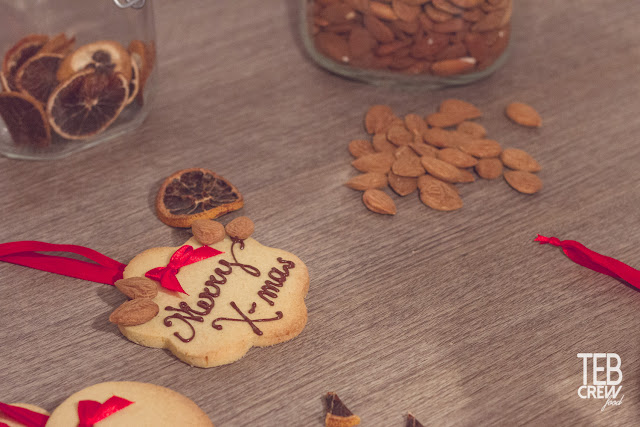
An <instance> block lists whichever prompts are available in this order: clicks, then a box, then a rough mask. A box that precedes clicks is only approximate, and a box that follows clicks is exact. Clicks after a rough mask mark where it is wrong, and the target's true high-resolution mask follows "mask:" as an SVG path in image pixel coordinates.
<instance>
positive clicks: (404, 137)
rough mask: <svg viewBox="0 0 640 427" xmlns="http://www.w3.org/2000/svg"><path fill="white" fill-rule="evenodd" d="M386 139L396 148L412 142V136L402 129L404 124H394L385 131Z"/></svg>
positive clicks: (405, 129)
mask: <svg viewBox="0 0 640 427" xmlns="http://www.w3.org/2000/svg"><path fill="white" fill-rule="evenodd" d="M387 139H388V140H389V141H390V142H392V143H393V144H395V145H397V146H400V145H409V144H411V143H412V142H413V134H412V133H411V132H409V131H408V130H407V128H405V127H404V123H402V124H394V125H391V127H390V128H389V130H388V131H387Z"/></svg>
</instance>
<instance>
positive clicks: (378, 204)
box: [362, 189, 396, 215]
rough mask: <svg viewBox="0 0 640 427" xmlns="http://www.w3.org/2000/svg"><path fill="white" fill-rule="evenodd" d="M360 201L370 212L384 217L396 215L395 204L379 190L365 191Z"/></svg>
mask: <svg viewBox="0 0 640 427" xmlns="http://www.w3.org/2000/svg"><path fill="white" fill-rule="evenodd" d="M362 201H363V202H364V205H365V206H366V207H367V209H369V210H370V211H372V212H375V213H379V214H384V215H395V214H396V204H395V203H394V202H393V200H392V199H391V197H389V195H388V194H386V193H385V192H383V191H381V190H377V189H369V190H367V191H365V192H364V194H363V195H362Z"/></svg>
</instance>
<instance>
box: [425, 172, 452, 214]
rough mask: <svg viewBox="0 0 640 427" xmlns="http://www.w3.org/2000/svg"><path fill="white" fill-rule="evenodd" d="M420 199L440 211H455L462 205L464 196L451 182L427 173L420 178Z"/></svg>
mask: <svg viewBox="0 0 640 427" xmlns="http://www.w3.org/2000/svg"><path fill="white" fill-rule="evenodd" d="M418 187H419V188H420V200H421V201H422V203H424V204H425V205H427V206H429V207H430V208H432V209H435V210H439V211H453V210H456V209H460V208H461V207H462V204H463V203H462V198H460V195H459V194H458V192H457V191H456V189H455V188H452V187H453V186H452V185H451V184H447V183H446V182H442V181H440V180H439V179H436V178H434V177H432V176H428V175H425V176H423V177H420V178H419V179H418Z"/></svg>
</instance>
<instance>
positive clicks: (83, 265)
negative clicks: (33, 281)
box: [0, 241, 126, 285]
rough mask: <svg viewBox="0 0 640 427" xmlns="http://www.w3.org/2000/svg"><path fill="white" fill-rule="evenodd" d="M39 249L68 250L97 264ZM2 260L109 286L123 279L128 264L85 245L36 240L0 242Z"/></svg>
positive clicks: (51, 250)
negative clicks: (51, 253)
mask: <svg viewBox="0 0 640 427" xmlns="http://www.w3.org/2000/svg"><path fill="white" fill-rule="evenodd" d="M37 252H69V253H72V254H77V255H82V256H83V257H85V258H88V259H90V260H92V261H95V262H96V263H91V262H86V261H81V260H77V259H73V258H67V257H64V256H57V255H44V254H39V253H37ZM0 261H4V262H9V263H11V264H18V265H22V266H25V267H30V268H35V269H36V270H42V271H48V272H50V273H56V274H62V275H63V276H70V277H75V278H77V279H83V280H90V281H92V282H98V283H105V284H107V285H113V284H114V283H115V282H116V280H119V279H122V272H123V271H124V268H125V267H126V265H125V264H122V263H121V262H118V261H116V260H114V259H111V258H109V257H108V256H105V255H102V254H101V253H100V252H97V251H94V250H93V249H89V248H85V247H84V246H77V245H56V244H52V243H45V242H36V241H22V242H9V243H1V244H0Z"/></svg>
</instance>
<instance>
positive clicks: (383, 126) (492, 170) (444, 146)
mask: <svg viewBox="0 0 640 427" xmlns="http://www.w3.org/2000/svg"><path fill="white" fill-rule="evenodd" d="M505 113H506V115H507V117H509V118H510V119H511V120H512V121H513V122H515V123H518V124H521V125H523V126H528V127H540V126H541V125H542V119H541V118H540V115H539V114H538V113H537V112H536V110H534V109H533V108H532V107H530V106H528V105H526V104H524V103H519V102H517V103H512V104H509V105H508V106H507V108H506V110H505ZM481 116H482V112H481V111H480V110H479V109H478V108H477V107H476V106H474V105H473V104H470V103H468V102H465V101H461V100H457V99H447V100H445V101H443V102H442V103H441V104H440V107H439V110H438V112H436V113H433V114H429V115H427V116H426V117H424V118H423V117H421V116H419V115H417V114H407V115H406V116H405V117H404V118H400V117H398V116H396V115H395V114H394V113H393V111H392V109H391V107H389V106H387V105H374V106H373V107H371V108H370V109H369V111H368V112H367V114H366V116H365V128H366V131H367V133H369V134H371V135H372V138H371V140H365V139H357V140H353V141H351V142H350V143H349V152H350V153H351V154H352V155H353V156H354V157H355V158H356V159H355V160H353V162H352V163H351V164H352V165H353V167H355V168H356V169H357V170H359V171H360V172H362V174H360V175H358V176H355V177H353V178H351V179H350V180H349V181H348V182H347V183H346V184H345V185H346V186H347V187H350V188H353V189H354V190H359V191H363V192H364V193H363V196H362V200H363V202H364V204H365V206H366V207H367V208H368V209H369V210H371V211H373V212H376V213H380V214H389V215H394V214H395V213H396V206H395V203H394V201H393V199H392V198H391V196H389V195H388V194H387V193H385V192H384V191H382V189H383V188H385V187H387V185H388V186H389V187H391V189H392V190H393V191H394V192H395V193H396V194H398V195H399V196H407V195H409V194H412V193H413V192H414V191H418V192H419V195H420V200H421V201H422V202H423V203H424V204H425V205H427V206H429V207H431V208H433V209H436V210H440V211H452V210H456V209H460V208H461V207H462V204H463V203H462V198H461V197H460V194H459V192H458V189H457V188H456V186H455V184H462V183H470V182H474V181H475V175H474V174H473V173H472V172H471V171H472V170H474V171H475V174H476V175H477V176H478V177H480V178H483V179H497V178H500V177H501V176H504V179H505V180H506V181H507V183H508V184H509V185H510V186H511V187H512V188H514V189H515V190H517V191H519V192H521V193H525V194H534V193H537V192H538V191H540V189H542V181H541V180H540V178H539V177H538V176H537V175H535V172H538V171H540V169H541V166H540V164H539V163H538V162H537V161H536V160H535V159H534V158H533V157H532V156H531V155H529V154H528V153H526V152H525V151H523V150H520V149H515V148H506V149H504V150H503V149H502V147H501V145H500V144H499V143H498V142H497V141H495V140H492V139H487V131H486V129H485V128H484V127H483V126H482V125H481V124H479V123H477V122H475V121H472V120H474V119H477V118H479V117H481ZM504 167H506V168H507V170H505V171H503V169H504Z"/></svg>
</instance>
